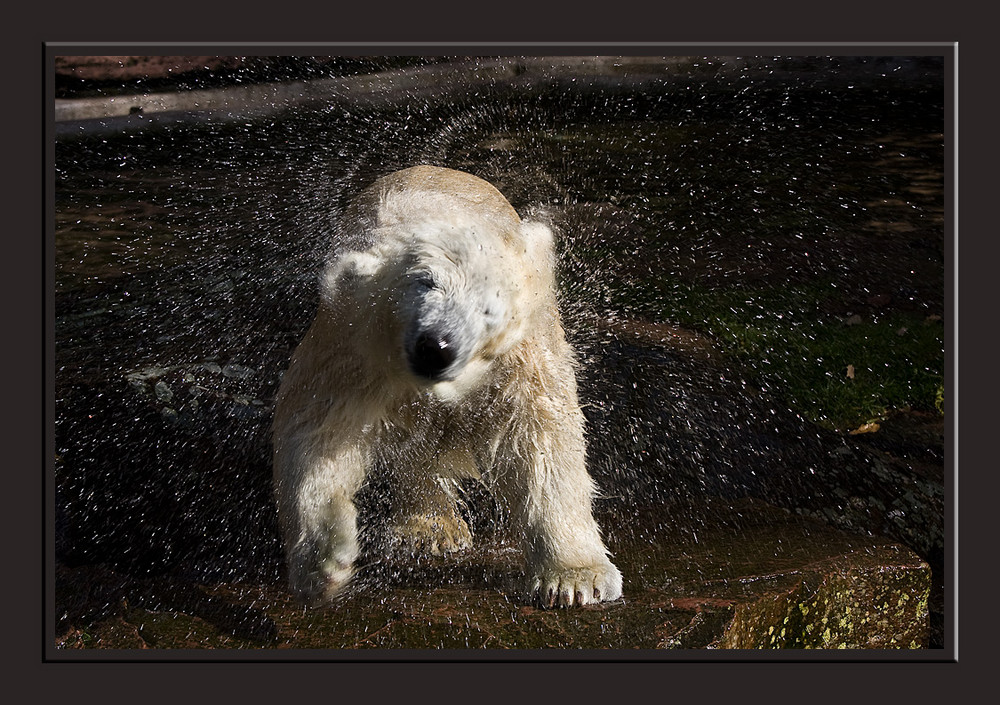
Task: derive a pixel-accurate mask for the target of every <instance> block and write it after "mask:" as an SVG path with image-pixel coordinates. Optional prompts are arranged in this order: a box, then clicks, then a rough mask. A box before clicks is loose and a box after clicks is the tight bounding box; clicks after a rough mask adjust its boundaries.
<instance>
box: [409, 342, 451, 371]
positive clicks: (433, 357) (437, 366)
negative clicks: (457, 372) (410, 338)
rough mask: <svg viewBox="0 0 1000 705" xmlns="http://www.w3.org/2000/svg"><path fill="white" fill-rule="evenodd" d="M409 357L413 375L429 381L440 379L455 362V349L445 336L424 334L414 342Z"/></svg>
mask: <svg viewBox="0 0 1000 705" xmlns="http://www.w3.org/2000/svg"><path fill="white" fill-rule="evenodd" d="M409 357H410V369H411V370H413V374H415V375H418V376H420V377H426V378H427V379H440V378H441V376H442V375H443V374H444V371H445V370H446V369H448V367H449V366H450V365H451V363H453V362H454V361H455V349H454V348H453V347H452V345H451V342H450V341H449V340H448V338H447V337H445V336H444V335H442V334H439V333H435V332H424V333H421V334H420V335H419V336H418V337H417V339H416V341H414V343H413V350H412V351H411V352H410V356H409Z"/></svg>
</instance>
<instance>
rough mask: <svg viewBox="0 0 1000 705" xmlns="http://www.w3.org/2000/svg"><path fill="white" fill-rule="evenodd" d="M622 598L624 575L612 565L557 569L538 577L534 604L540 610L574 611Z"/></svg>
mask: <svg viewBox="0 0 1000 705" xmlns="http://www.w3.org/2000/svg"><path fill="white" fill-rule="evenodd" d="M621 596H622V574H621V571H619V570H618V568H616V567H615V566H614V564H613V563H611V562H610V561H608V562H606V563H603V564H601V565H596V566H587V567H584V568H554V569H549V570H545V571H542V572H541V573H539V574H538V575H536V576H535V578H534V580H533V582H532V585H531V598H532V601H533V602H534V603H535V604H536V605H537V606H539V607H542V608H548V607H573V606H574V605H576V606H579V605H590V604H593V603H596V602H610V601H612V600H617V599H618V598H619V597H621Z"/></svg>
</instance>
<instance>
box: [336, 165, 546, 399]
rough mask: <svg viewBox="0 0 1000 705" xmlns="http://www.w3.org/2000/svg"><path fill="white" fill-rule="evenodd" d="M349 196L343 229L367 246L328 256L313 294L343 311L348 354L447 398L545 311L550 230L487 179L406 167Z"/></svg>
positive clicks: (470, 384) (472, 381) (472, 382)
mask: <svg viewBox="0 0 1000 705" xmlns="http://www.w3.org/2000/svg"><path fill="white" fill-rule="evenodd" d="M407 172H415V173H410V174H407ZM399 174H403V175H404V178H400V176H399ZM407 177H408V178H407ZM421 177H423V178H421ZM359 200H361V201H362V203H361V206H362V207H363V210H364V211H365V212H366V213H367V216H366V217H363V218H357V217H356V218H354V219H353V220H352V221H351V222H352V223H353V224H354V225H355V226H356V227H357V226H360V227H366V228H368V229H369V230H370V232H367V233H364V234H363V235H362V236H361V237H362V239H363V240H367V241H368V242H370V243H371V246H370V247H369V248H368V249H366V250H364V251H360V252H358V251H354V252H348V253H346V254H343V255H341V256H340V257H339V258H338V260H337V261H336V263H335V264H334V265H333V266H332V267H331V269H330V271H329V273H328V275H327V277H326V278H325V281H324V298H326V299H328V300H329V301H330V303H331V304H334V303H335V305H336V306H337V307H338V308H339V309H340V310H341V311H342V312H345V313H346V312H347V311H346V308H347V307H352V308H353V309H354V310H353V316H352V318H353V319H354V321H355V322H354V323H353V326H354V327H355V328H354V331H353V332H351V335H360V336H361V337H360V338H359V341H360V340H361V339H362V338H363V344H362V346H360V347H358V348H356V349H358V350H362V349H363V350H365V351H366V354H373V355H375V356H376V357H375V358H373V360H372V361H373V362H376V363H377V364H379V365H382V366H383V369H384V372H385V373H386V374H388V375H391V376H394V377H402V378H406V379H408V380H410V381H412V382H413V383H415V384H416V385H417V386H419V387H423V388H427V389H429V390H430V391H431V392H433V393H434V394H435V395H436V396H438V397H439V398H442V399H451V398H458V397H461V396H462V395H464V393H465V392H467V391H468V390H470V389H472V388H474V387H475V386H476V385H477V383H478V382H479V381H480V380H482V378H483V375H484V373H485V372H486V371H487V370H488V369H489V368H490V367H491V365H493V364H494V363H495V361H496V360H497V359H499V358H501V357H503V356H505V355H507V354H508V353H510V352H511V351H512V350H514V348H515V347H517V345H518V344H519V343H520V342H521V341H523V340H524V338H525V337H526V336H527V335H528V333H529V331H534V330H536V329H537V327H538V326H539V325H546V324H550V323H549V322H548V320H547V319H546V320H545V321H542V320H540V318H541V317H547V316H548V315H551V314H553V313H554V310H555V294H554V281H553V280H554V274H553V268H554V261H553V260H554V255H553V242H552V233H551V231H550V230H549V228H548V227H546V226H545V225H542V224H540V223H529V222H522V221H521V220H520V218H519V217H518V216H517V214H516V212H515V211H514V209H513V208H512V207H511V206H510V204H509V203H508V202H507V200H506V199H504V198H503V196H502V195H500V193H499V191H497V190H496V189H495V188H494V187H493V186H491V185H490V184H488V183H487V182H485V181H482V180H481V179H478V178H476V177H473V176H471V175H468V174H464V173H462V172H457V171H452V170H447V169H437V168H434V167H416V168H415V169H411V170H406V171H404V172H399V173H397V174H394V175H392V176H391V177H389V178H388V182H387V181H386V180H383V181H382V182H377V183H376V185H375V187H373V189H370V190H369V191H367V192H366V193H365V194H363V196H362V198H361V199H359ZM362 331H363V332H362ZM345 333H346V332H345Z"/></svg>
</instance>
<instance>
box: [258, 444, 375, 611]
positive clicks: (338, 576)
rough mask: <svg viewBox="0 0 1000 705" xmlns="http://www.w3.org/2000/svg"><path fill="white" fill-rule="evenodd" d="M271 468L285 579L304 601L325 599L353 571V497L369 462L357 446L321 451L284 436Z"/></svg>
mask: <svg viewBox="0 0 1000 705" xmlns="http://www.w3.org/2000/svg"><path fill="white" fill-rule="evenodd" d="M274 467H275V489H276V494H277V498H278V516H279V519H280V521H281V525H282V533H283V535H284V539H285V546H286V554H287V558H288V570H289V582H290V584H291V586H292V589H293V591H294V592H295V593H296V594H297V595H298V596H299V597H300V598H302V599H303V600H305V601H306V602H309V603H313V604H317V603H322V602H327V601H329V600H331V599H332V598H333V597H334V596H336V594H337V593H338V592H340V590H341V589H342V588H343V587H344V586H345V585H346V584H347V582H348V581H349V580H350V579H351V576H352V575H353V574H354V561H355V559H357V557H358V553H359V546H358V533H357V509H356V508H355V505H354V495H355V494H356V493H357V491H358V488H359V487H360V486H361V483H362V482H363V481H364V478H365V473H366V468H367V461H366V459H365V457H364V454H363V453H362V452H361V451H360V450H359V449H357V448H340V449H336V450H330V451H328V452H325V453H320V452H315V451H312V449H308V448H303V446H302V445H300V444H296V443H295V441H294V440H290V439H285V440H284V441H283V442H281V443H280V444H279V445H278V447H276V451H275V463H274Z"/></svg>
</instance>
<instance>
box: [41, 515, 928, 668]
mask: <svg viewBox="0 0 1000 705" xmlns="http://www.w3.org/2000/svg"><path fill="white" fill-rule="evenodd" d="M665 509H667V510H669V509H670V508H665V507H662V506H661V507H649V508H647V509H646V510H644V511H640V512H639V513H638V515H635V514H632V515H630V516H625V512H623V511H622V508H621V507H614V506H607V505H605V506H604V507H602V510H603V517H602V519H603V521H602V525H604V526H608V527H611V528H610V530H609V531H608V534H609V536H608V539H609V545H610V546H611V549H612V551H613V552H614V554H615V560H616V562H618V564H619V565H620V566H621V567H622V570H623V572H624V574H625V580H626V582H625V596H624V598H623V599H622V600H620V601H618V602H616V603H611V604H606V605H599V606H592V607H586V608H578V609H561V610H560V609H556V610H539V609H535V608H533V607H530V606H528V605H527V604H525V603H524V602H523V601H522V600H521V599H520V598H519V594H518V592H517V587H518V586H519V585H520V582H519V581H520V580H522V579H523V575H522V574H521V573H520V570H519V568H518V565H519V554H518V552H517V551H516V550H514V549H512V548H511V547H510V546H509V545H507V544H506V543H505V542H504V540H502V539H500V538H498V537H490V536H487V537H485V541H484V540H483V539H484V537H482V536H477V537H476V540H477V541H480V544H479V546H478V547H477V548H475V549H473V550H470V551H467V552H465V553H462V554H459V555H457V556H453V557H451V558H421V559H418V560H413V559H409V560H407V559H406V558H403V557H400V556H396V557H394V558H393V559H392V562H389V561H384V560H380V559H379V558H377V557H375V556H372V557H370V558H369V560H368V561H366V566H365V567H364V568H363V569H362V570H361V571H360V573H359V575H358V578H357V580H356V582H355V583H354V584H353V586H352V587H351V588H349V590H348V593H347V594H346V595H345V596H344V597H343V598H342V599H341V600H339V601H338V602H337V603H336V604H335V605H333V606H331V607H329V608H322V609H313V610H303V609H302V608H301V607H300V606H298V605H297V604H296V603H295V602H294V600H292V598H291V596H290V595H289V594H288V593H287V591H285V590H284V589H283V587H282V586H281V585H276V584H275V583H273V582H268V583H266V584H248V583H243V584H232V583H214V584H212V585H204V586H198V585H193V584H190V583H184V584H173V583H172V582H171V581H176V579H167V582H164V579H163V578H155V579H154V578H146V579H127V580H126V579H123V578H122V577H120V576H118V575H117V574H115V573H112V572H110V571H108V572H107V573H106V574H104V575H103V577H100V578H97V577H95V573H94V571H95V570H96V569H95V568H93V567H84V568H81V569H79V570H80V571H85V572H86V575H87V579H86V581H83V580H76V579H75V574H74V571H73V570H70V569H65V568H62V569H60V577H61V580H60V584H61V585H63V586H64V587H63V589H62V590H61V591H60V594H59V596H58V598H59V600H60V601H61V605H59V606H58V609H57V612H58V613H59V614H60V615H64V617H63V618H62V619H61V622H60V628H59V632H58V633H59V636H58V638H57V645H58V646H60V647H63V648H79V647H91V648H95V647H114V646H115V645H116V644H119V643H121V641H120V640H121V634H123V633H125V634H128V635H129V638H130V639H131V640H134V639H135V637H136V635H138V636H139V637H141V639H142V640H143V642H144V643H145V644H146V645H148V646H156V647H160V648H191V647H223V648H225V647H229V648H251V647H262V646H265V647H291V648H322V649H351V648H374V647H378V648H392V649H427V648H430V649H454V648H458V649H468V648H472V649H479V648H501V649H530V648H542V647H544V648H565V649H605V648H610V649H643V650H656V649H715V648H718V649H730V648H736V649H787V648H831V649H832V648H838V649H840V648H851V649H866V648H878V649H915V648H925V647H926V646H927V640H928V607H927V604H928V594H929V589H930V587H929V586H930V568H929V567H928V566H927V565H926V564H925V563H924V562H923V561H921V560H920V559H919V558H918V557H917V556H916V555H914V554H913V553H912V552H911V551H909V550H908V549H906V548H903V547H901V546H899V545H896V544H893V543H892V542H890V541H887V540H884V539H879V538H872V537H864V536H857V535H852V534H848V533H845V532H841V531H837V530H835V529H831V528H829V527H827V526H824V525H822V524H820V523H818V522H813V521H809V520H806V519H803V518H800V517H796V516H794V515H792V514H790V513H788V512H784V511H782V510H778V509H775V508H773V507H770V506H768V505H765V504H761V503H759V502H749V501H746V502H740V503H738V504H734V505H729V504H724V505H718V506H716V505H714V504H707V505H701V506H699V507H697V508H688V509H687V510H683V511H679V513H678V514H676V515H675V516H676V520H673V521H671V522H670V523H666V522H664V521H663V517H664V516H669V515H670V512H669V511H664V510H665ZM623 527H625V530H623ZM109 591H114V592H115V593H116V594H117V595H118V596H119V597H118V604H120V605H122V606H121V607H119V608H117V609H116V608H115V607H114V606H111V607H109V606H108V605H109V603H108V601H107V600H106V599H105V595H106V594H107V593H108V592H109ZM151 593H155V595H156V599H153V598H152V597H151ZM98 602H99V603H100V604H97V603H98ZM125 605H129V607H125ZM130 625H131V627H132V628H131V629H129V628H128V627H129V626H130ZM80 634H86V635H88V641H87V642H86V643H84V642H83V641H82V640H81V638H80V636H79V635H80ZM130 643H131V642H130Z"/></svg>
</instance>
